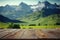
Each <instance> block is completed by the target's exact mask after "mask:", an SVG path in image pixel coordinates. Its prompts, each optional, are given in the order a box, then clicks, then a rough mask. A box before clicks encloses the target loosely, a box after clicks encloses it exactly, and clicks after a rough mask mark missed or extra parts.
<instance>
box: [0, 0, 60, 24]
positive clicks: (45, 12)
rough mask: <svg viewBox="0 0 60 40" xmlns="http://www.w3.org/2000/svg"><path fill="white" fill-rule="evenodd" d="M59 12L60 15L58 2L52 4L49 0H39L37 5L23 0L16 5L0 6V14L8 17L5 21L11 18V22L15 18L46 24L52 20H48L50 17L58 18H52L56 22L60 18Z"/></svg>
mask: <svg viewBox="0 0 60 40" xmlns="http://www.w3.org/2000/svg"><path fill="white" fill-rule="evenodd" d="M58 14H59V15H60V5H58V4H56V3H55V4H51V3H50V2H48V1H44V2H40V1H39V2H38V3H37V4H36V5H27V4H26V3H24V2H21V3H20V4H19V5H18V6H14V5H6V6H0V16H1V15H3V16H4V17H7V18H6V19H7V20H6V19H3V21H4V20H6V21H8V20H10V21H9V22H13V21H14V20H16V21H17V20H22V21H26V22H28V23H29V24H31V23H32V24H34V23H36V24H38V23H41V24H44V23H48V22H50V21H49V20H48V19H49V18H57V19H51V20H52V21H53V20H55V21H53V22H54V24H55V22H57V20H60V19H59V17H60V16H59V17H58ZM51 15H52V16H51ZM3 16H2V17H3ZM4 17H3V18H4ZM12 20H13V21H12ZM44 20H45V21H46V20H47V22H45V21H44ZM0 21H2V20H0ZM14 22H15V21H14ZM17 22H19V21H17Z"/></svg>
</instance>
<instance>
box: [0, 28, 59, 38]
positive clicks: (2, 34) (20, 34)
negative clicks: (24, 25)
mask: <svg viewBox="0 0 60 40" xmlns="http://www.w3.org/2000/svg"><path fill="white" fill-rule="evenodd" d="M39 38H60V29H0V39H39Z"/></svg>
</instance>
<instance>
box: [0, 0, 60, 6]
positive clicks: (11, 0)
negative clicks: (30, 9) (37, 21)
mask: <svg viewBox="0 0 60 40" xmlns="http://www.w3.org/2000/svg"><path fill="white" fill-rule="evenodd" d="M38 1H41V2H43V1H45V0H0V6H4V5H7V4H9V5H19V3H21V2H25V3H26V4H28V5H30V4H31V5H33V4H37V3H38ZM48 1H49V2H51V3H55V2H56V3H58V4H60V3H59V2H60V0H48Z"/></svg>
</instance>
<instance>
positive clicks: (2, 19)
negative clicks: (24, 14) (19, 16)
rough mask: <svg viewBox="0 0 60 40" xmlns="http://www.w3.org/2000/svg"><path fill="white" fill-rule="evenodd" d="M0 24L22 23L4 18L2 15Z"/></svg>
mask: <svg viewBox="0 0 60 40" xmlns="http://www.w3.org/2000/svg"><path fill="white" fill-rule="evenodd" d="M0 22H4V23H7V22H13V23H24V22H23V21H18V20H11V19H9V18H7V17H4V16H2V15H0Z"/></svg>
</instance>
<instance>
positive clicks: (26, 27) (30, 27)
mask: <svg viewBox="0 0 60 40" xmlns="http://www.w3.org/2000/svg"><path fill="white" fill-rule="evenodd" d="M55 28H60V26H21V29H55Z"/></svg>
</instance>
